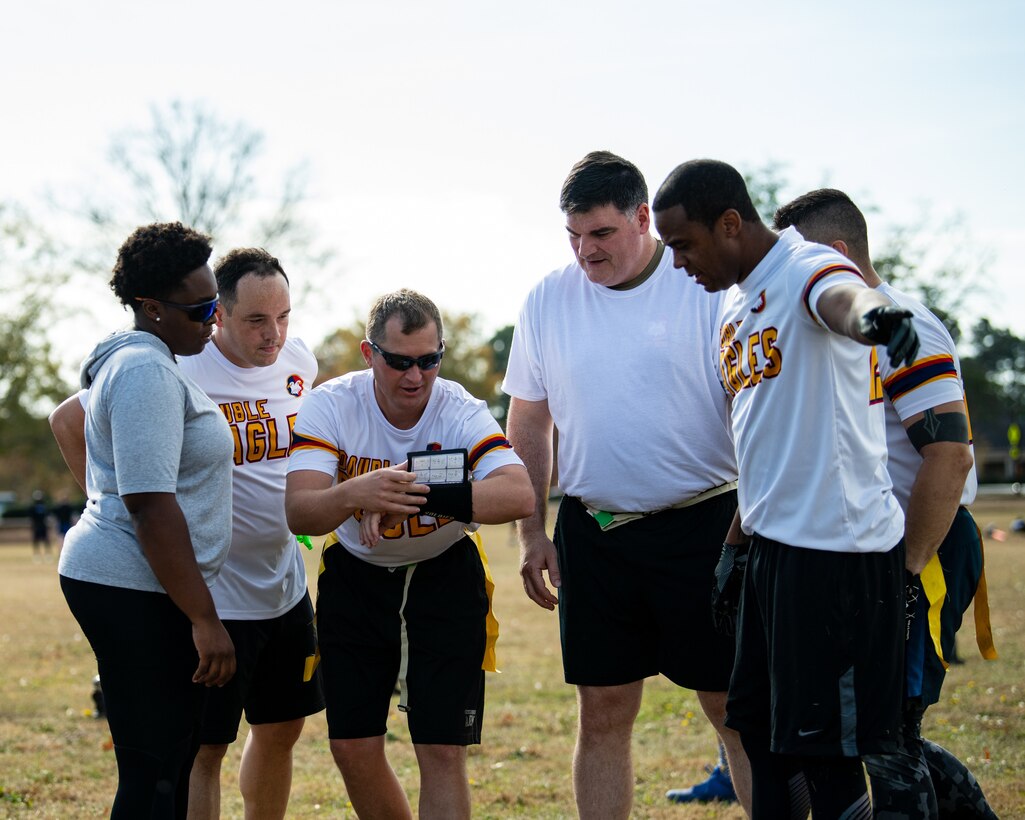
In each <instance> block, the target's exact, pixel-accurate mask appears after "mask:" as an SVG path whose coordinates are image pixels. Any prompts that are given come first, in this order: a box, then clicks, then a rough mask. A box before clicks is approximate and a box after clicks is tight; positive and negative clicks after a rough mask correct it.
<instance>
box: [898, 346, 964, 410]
mask: <svg viewBox="0 0 1025 820" xmlns="http://www.w3.org/2000/svg"><path fill="white" fill-rule="evenodd" d="M956 378H957V369H956V368H955V367H954V359H953V357H952V356H948V355H939V356H928V357H926V358H924V359H919V360H918V361H916V362H915V363H914V364H913V365H911V366H910V367H904V368H901V369H900V370H898V371H897V372H896V373H894V374H893V375H892V376H890V378H888V379H887V380H886V381H885V382H883V389H884V390H886V395H888V396H889V397H890V401H896V400H897V399H899V398H900V397H901V396H906V395H907V394H908V393H910V392H912V391H914V390H917V389H918V388H919V387H921V386H922V385H924V384H929V382H934V381H936V380H937V379H956Z"/></svg>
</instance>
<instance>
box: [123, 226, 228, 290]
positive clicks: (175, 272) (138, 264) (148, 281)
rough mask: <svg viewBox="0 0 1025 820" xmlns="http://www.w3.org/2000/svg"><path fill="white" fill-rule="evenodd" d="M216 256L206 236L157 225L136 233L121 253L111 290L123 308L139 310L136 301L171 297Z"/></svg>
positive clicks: (190, 230) (143, 227)
mask: <svg viewBox="0 0 1025 820" xmlns="http://www.w3.org/2000/svg"><path fill="white" fill-rule="evenodd" d="M211 253H213V246H212V244H211V239H210V237H209V236H207V235H206V234H203V233H200V232H199V231H196V230H193V229H192V228H188V227H186V226H185V225H182V223H181V222H157V223H155V224H153V225H143V226H142V227H139V228H136V229H135V230H134V231H132V234H131V236H129V237H128V238H127V239H126V240H125V241H124V244H122V245H121V247H120V248H119V249H118V252H117V262H116V263H114V275H113V276H112V277H111V279H110V289H111V290H113V291H114V295H115V296H117V298H118V299H120V300H121V304H123V305H128V306H129V307H131V308H133V309H135V308H137V307H138V305H139V303H138V302H136V301H135V299H136V297H150V298H153V299H160V298H164V297H166V296H168V295H169V294H170V293H171V292H172V291H173V290H175V289H176V288H177V287H178V286H179V285H180V284H181V282H182V280H183V279H184V278H185V277H186V276H187V275H188V274H190V273H192V271H194V270H196V268H200V267H202V266H203V265H205V264H206V263H207V262H208V261H209V259H210V254H211Z"/></svg>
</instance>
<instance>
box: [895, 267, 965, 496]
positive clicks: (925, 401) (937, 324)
mask: <svg viewBox="0 0 1025 820" xmlns="http://www.w3.org/2000/svg"><path fill="white" fill-rule="evenodd" d="M877 290H878V291H879V292H880V293H884V294H886V296H887V297H889V298H890V299H891V300H892V301H893V303H894V304H896V305H900V306H901V307H902V308H907V309H908V310H910V311H911V312H912V313H913V314H914V322H915V330H916V331H917V332H918V339H919V342H920V343H921V347H920V348H919V350H918V357H917V358H916V359H915V361H914V362H913V363H912V364H910V365H906V366H905V365H903V364H902V365H901V366H900V367H892V366H891V365H890V362H889V359H887V358H886V356H885V355H884V354H885V349H883V348H880V349H879V374H880V376H882V379H883V390H885V391H886V398H887V401H886V448H887V450H888V451H889V460H888V461H887V464H886V468H887V470H888V471H889V473H890V478H892V479H893V492H894V494H895V495H896V496H897V500H898V501H899V502H900V506H901V508H902V509H904V510H905V511H906V510H907V508H908V499H909V498H910V497H911V487H912V485H913V484H914V483H915V478H916V476H917V475H918V470H919V468H920V467H921V466H922V457H921V456H920V455H919V454H918V451H917V450H916V449H915V447H914V445H912V443H911V440H910V439H909V438H908V434H907V431H906V430H905V429H904V424H903V422H904V421H905V420H907V419H909V418H911V417H912V416H914V415H917V414H918V413H922V412H924V411H926V410H928V409H929V408H931V407H937V406H939V405H941V404H946V403H948V402H952V401H964V398H965V395H964V382H963V380H962V378H961V361H960V359H958V357H957V347H956V346H955V345H954V340H953V339H952V338H950V333H949V332H948V331H947V329H946V327H944V326H943V322H941V321H940V320H939V319H938V318H937V317H936V316H935V315H933V313H932V312H931V311H930V310H929V309H928V308H927V307H925V305H923V304H922V303H921V302H919V301H918V300H917V299H915V298H914V297H913V296H909V295H908V294H906V293H904V292H903V291H899V290H897V289H896V288H894V287H891V286H890V285H887V284H885V283H884V284H882V285H880V286H879V287H878V288H877ZM966 408H967V403H966ZM968 439H969V443H970V442H971V426H970V425H969V429H968ZM972 456H973V458H974V456H975V450H974V448H972ZM978 489H979V479H978V474H977V473H976V471H975V465H974V464H973V465H972V469H971V470H969V472H968V478H967V479H966V481H965V486H964V491H963V492H962V493H961V503H962V504H965V505H967V504H971V503H972V502H973V501H975V494H976V492H977V491H978Z"/></svg>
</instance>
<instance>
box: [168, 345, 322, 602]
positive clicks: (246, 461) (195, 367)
mask: <svg viewBox="0 0 1025 820" xmlns="http://www.w3.org/2000/svg"><path fill="white" fill-rule="evenodd" d="M215 339H216V335H215ZM178 366H179V367H180V368H181V370H182V372H183V373H184V374H185V375H186V376H188V377H189V378H191V379H192V380H193V381H194V382H196V384H198V385H199V386H200V387H201V388H202V389H203V392H204V393H206V394H207V395H208V396H209V397H210V398H211V399H212V400H213V401H214V402H215V403H216V404H217V406H218V407H219V408H220V409H221V412H222V413H223V414H224V417H225V418H226V419H227V420H228V425H229V426H230V428H231V432H232V436H233V437H234V440H235V456H234V469H233V470H232V474H231V478H232V490H231V498H232V521H231V549H230V550H229V551H228V558H227V560H226V561H225V562H224V566H223V567H221V574H220V575H219V576H218V578H217V581H216V583H215V584H214V585H213V587H211V589H210V592H211V594H212V595H213V598H214V603H215V604H216V605H217V614H218V615H219V616H220V617H221V618H224V619H227V620H265V619H269V618H276V617H277V616H278V615H283V614H284V613H286V612H288V611H289V610H290V609H291V608H292V607H294V606H295V605H296V604H297V603H298V602H299V601H300V600H301V599H302V597H303V595H305V594H306V569H305V566H304V565H303V558H302V554H301V553H300V552H299V547H298V545H297V544H296V540H295V536H293V535H292V533H291V532H289V529H288V525H287V524H286V523H285V467H286V465H287V463H288V444H289V437H290V426H291V423H292V420H293V419H294V418H295V416H296V414H297V413H298V412H299V407H300V405H301V404H302V401H303V398H304V397H305V396H306V394H307V393H308V392H309V391H310V390H312V389H313V382H314V380H315V379H316V377H317V360H316V358H315V357H314V355H313V354H312V353H311V352H310V350H309V348H307V347H306V345H305V344H303V342H302V340H300V339H295V338H289V339H287V340H286V341H285V344H284V346H283V347H282V349H281V352H280V354H279V355H278V358H277V361H276V362H275V363H274V364H272V365H269V366H267V367H239V366H238V365H236V364H233V363H232V362H230V361H228V359H226V358H225V357H224V354H223V353H221V351H220V350H219V349H218V348H217V346H216V344H214V343H213V342H211V343H210V344H208V345H207V346H206V347H205V348H204V349H203V352H202V353H200V354H199V355H197V356H183V357H181V358H180V359H179V360H178ZM192 537H193V539H196V538H202V537H203V534H202V533H193V534H192Z"/></svg>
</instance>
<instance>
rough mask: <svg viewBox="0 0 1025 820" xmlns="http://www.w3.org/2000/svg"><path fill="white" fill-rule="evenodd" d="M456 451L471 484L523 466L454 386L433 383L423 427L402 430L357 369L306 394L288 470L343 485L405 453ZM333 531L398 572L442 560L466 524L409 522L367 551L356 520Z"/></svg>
mask: <svg viewBox="0 0 1025 820" xmlns="http://www.w3.org/2000/svg"><path fill="white" fill-rule="evenodd" d="M434 445H436V446H434ZM458 448H465V449H466V451H467V452H468V453H469V461H470V469H471V470H472V472H473V478H474V479H475V480H480V479H482V478H484V477H485V476H487V475H488V473H490V472H491V471H492V470H495V469H497V468H498V467H502V466H504V465H506V464H522V463H523V462H522V461H520V459H519V457H518V456H517V455H516V454H515V453H514V452H513V451H512V448H511V447H510V446H509V442H508V440H507V439H506V437H505V434H504V433H502V428H501V427H499V426H498V422H496V421H495V419H494V417H493V416H492V415H491V413H490V411H489V410H488V406H487V405H486V404H485V403H484V402H482V401H480V400H479V399H475V398H474V397H473V396H471V395H470V394H469V393H467V392H466V390H464V389H463V388H462V387H461V386H460V385H459V384H457V383H456V382H452V381H448V380H447V379H441V378H439V379H436V380H435V382H434V387H433V388H432V390H431V397H430V399H428V401H427V407H425V408H424V412H423V415H422V416H421V417H420V420H419V421H418V422H417V423H416V424H415V425H414V426H413V427H411V428H409V429H408V430H401V429H399V428H398V427H394V426H393V425H392V424H391V423H390V422H389V421H388V420H387V419H386V418H385V416H384V413H382V412H381V408H380V407H379V406H378V404H377V399H376V398H375V397H374V374H373V371H371V370H360V371H357V372H355V373H347V374H345V375H344V376H339V377H338V378H335V379H331V380H330V381H326V382H324V383H323V384H322V385H320V386H319V387H317V389H316V390H314V391H313V392H312V393H311V394H310V397H309V399H307V400H306V403H305V404H304V405H303V409H302V412H301V413H300V414H299V417H298V419H296V422H295V431H294V438H293V443H292V454H291V456H290V458H289V464H288V471H289V472H290V473H291V472H295V471H296V470H316V471H317V472H321V473H327V474H328V475H330V476H333V477H335V478H336V479H337V480H338V481H345V480H346V479H348V478H352V477H355V476H357V475H362V474H363V473H367V472H370V471H371V470H376V469H379V468H381V467H388V466H391V465H393V464H401V463H402V462H404V461H405V460H406V454H407V453H411V452H416V451H419V450H428V449H432V450H433V449H443V450H448V449H458ZM334 532H335V535H336V536H337V538H338V540H339V542H340V543H341V544H342V545H343V546H344V547H345V548H346V549H347V550H349V552H351V553H352V554H353V555H355V556H357V557H359V558H362V559H363V560H364V561H367V562H368V563H371V564H377V565H379V566H384V567H396V566H404V565H406V564H411V563H414V562H416V561H426V560H427V559H429V558H434V557H435V556H437V555H440V554H441V553H443V552H444V551H445V550H446V549H448V548H449V547H450V546H451V545H452V544H454V543H455V542H456V541H458V540H459V539H460V538H462V537H463V524H461V523H459V522H456V521H452V520H450V519H447V518H441V519H436V518H434V517H432V516H429V515H411V516H409V517H408V518H407V519H406V520H404V521H402V522H400V523H399V524H397V525H396V526H395V527H393V528H392V529H390V530H386V531H385V532H384V534H383V537H382V539H381V541H380V542H379V543H378V544H377V546H375V547H373V548H372V549H371V548H368V547H365V546H363V545H362V544H360V542H359V520H358V519H357V516H350V517H349V518H347V519H346V520H345V521H343V522H342V523H341V524H340V525H339V526H338V527H337V528H336V529H335V531H334Z"/></svg>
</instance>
